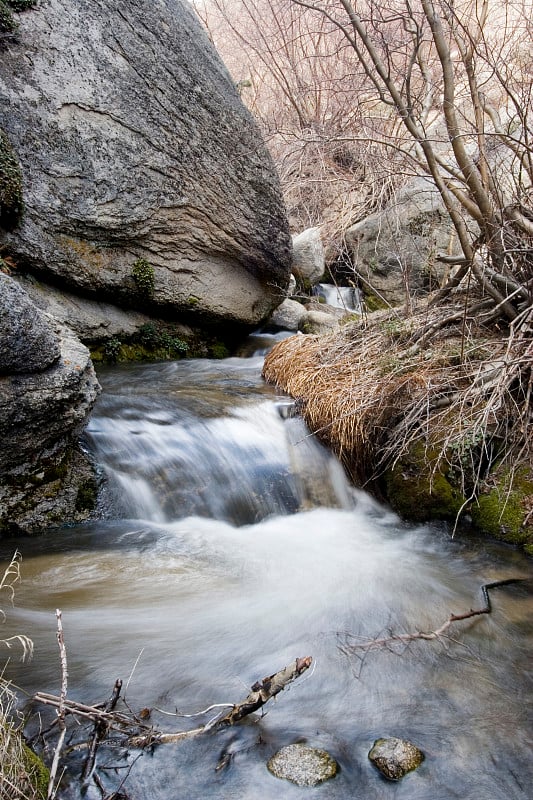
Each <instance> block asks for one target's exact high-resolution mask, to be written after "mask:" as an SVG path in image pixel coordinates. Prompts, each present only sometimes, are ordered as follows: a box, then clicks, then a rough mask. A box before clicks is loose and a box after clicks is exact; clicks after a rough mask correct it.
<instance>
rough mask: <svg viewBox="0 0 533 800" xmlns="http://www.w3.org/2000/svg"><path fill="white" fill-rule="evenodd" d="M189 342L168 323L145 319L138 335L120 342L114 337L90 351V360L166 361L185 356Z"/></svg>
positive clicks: (112, 362) (109, 361) (98, 361)
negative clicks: (145, 321)
mask: <svg viewBox="0 0 533 800" xmlns="http://www.w3.org/2000/svg"><path fill="white" fill-rule="evenodd" d="M189 350H190V345H189V343H188V342H187V341H185V339H183V338H182V337H181V336H179V335H177V332H176V329H175V328H173V326H172V325H168V326H166V325H161V324H157V323H154V322H147V323H145V324H144V325H142V326H141V327H140V328H139V332H138V334H136V335H135V336H133V337H131V338H130V339H129V341H127V342H122V341H120V339H118V338H117V337H116V336H113V337H112V338H111V339H108V341H107V342H106V343H105V344H103V345H100V346H98V347H94V348H92V350H91V358H92V360H93V362H94V363H96V364H99V363H103V362H107V363H111V364H115V363H117V362H125V361H168V360H171V359H172V360H174V359H177V358H183V357H184V356H185V355H189Z"/></svg>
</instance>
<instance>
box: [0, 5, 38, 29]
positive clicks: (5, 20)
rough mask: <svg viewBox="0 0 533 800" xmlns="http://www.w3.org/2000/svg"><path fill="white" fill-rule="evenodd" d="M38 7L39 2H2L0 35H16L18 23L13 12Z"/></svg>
mask: <svg viewBox="0 0 533 800" xmlns="http://www.w3.org/2000/svg"><path fill="white" fill-rule="evenodd" d="M35 5H37V0H0V33H16V31H17V30H18V23H17V21H16V20H15V17H14V16H13V11H17V12H20V11H26V10H27V9H28V8H33V6H35Z"/></svg>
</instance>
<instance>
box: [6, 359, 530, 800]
mask: <svg viewBox="0 0 533 800" xmlns="http://www.w3.org/2000/svg"><path fill="white" fill-rule="evenodd" d="M260 367H261V358H259V357H255V358H247V359H243V358H240V359H239V358H234V359H227V360H225V361H222V362H213V361H200V362H198V361H196V362H195V361H182V362H178V363H166V364H153V365H147V366H139V365H135V366H129V367H117V368H115V369H109V370H106V371H103V372H102V374H101V382H102V384H103V387H104V392H103V395H102V397H101V398H100V400H99V402H98V405H97V408H96V409H95V412H94V415H93V418H92V420H91V423H90V426H89V433H88V445H89V447H90V449H91V451H92V452H93V453H95V455H96V457H97V459H98V462H99V464H100V465H101V469H102V471H103V474H104V475H105V489H104V492H103V504H104V508H105V511H106V516H107V519H106V520H98V521H93V522H90V523H88V524H85V525H82V526H78V527H75V528H71V529H69V530H63V531H60V532H50V533H49V534H47V535H45V536H44V537H42V538H40V539H38V540H35V541H26V540H23V541H22V542H20V541H18V542H17V545H18V546H19V547H20V549H21V550H22V552H23V556H24V561H23V577H24V580H23V583H22V585H21V587H20V588H19V589H18V591H17V607H16V609H15V610H14V612H13V613H11V614H10V617H9V621H8V623H7V626H6V633H9V632H12V631H15V630H16V631H23V632H25V633H27V634H29V635H31V636H32V637H33V639H34V640H35V647H36V653H35V657H34V660H33V663H32V664H31V665H21V666H19V665H14V664H11V665H10V667H9V669H10V670H12V671H13V673H14V675H15V677H16V679H17V681H18V682H19V683H20V684H21V686H23V687H24V688H26V689H27V690H28V691H35V690H36V689H39V690H42V691H52V692H58V690H59V680H60V676H59V665H58V657H57V654H56V645H55V620H54V611H55V609H56V608H61V609H62V611H63V620H64V628H65V638H66V643H67V649H68V657H69V674H70V678H69V680H70V690H69V691H70V695H71V696H72V697H73V698H76V699H79V700H90V701H95V700H99V699H104V698H105V697H106V696H107V694H108V693H109V690H110V688H111V686H112V685H113V683H114V680H115V678H116V677H117V676H119V675H120V676H122V677H123V678H124V680H125V681H126V680H127V678H128V675H130V672H131V671H132V668H133V665H134V664H135V663H136V662H137V659H138V663H137V665H136V667H135V669H134V671H133V674H132V675H131V679H130V682H129V686H128V689H127V698H128V701H129V703H130V704H131V706H132V707H133V708H141V707H144V706H149V707H155V706H157V707H163V708H166V709H169V710H173V709H175V708H176V707H177V708H179V709H180V710H183V711H185V712H191V711H194V710H197V709H200V708H203V707H205V706H207V705H209V704H210V703H213V702H224V701H229V702H231V701H238V700H241V699H243V698H244V697H245V696H246V694H247V692H248V687H249V686H250V685H251V684H252V683H253V682H254V681H255V680H257V679H259V678H262V677H263V676H264V675H267V674H270V673H272V672H274V671H276V670H277V669H280V668H281V667H283V666H284V665H285V664H287V663H289V662H290V661H291V660H293V659H294V658H295V657H296V656H305V655H312V656H313V657H314V659H315V662H316V666H315V669H314V672H313V674H312V675H310V676H308V677H307V676H306V677H304V678H303V679H301V680H300V682H299V683H296V684H295V685H293V687H292V688H291V689H290V691H287V692H285V693H283V694H282V695H281V696H280V697H279V698H278V699H277V700H276V701H275V702H274V703H272V704H271V705H270V707H268V706H267V714H266V715H265V716H263V717H259V716H258V717H256V718H255V719H253V720H252V719H250V720H248V721H247V722H245V723H244V724H242V725H240V726H238V727H236V728H235V729H233V730H229V731H226V732H223V733H219V734H216V735H212V736H208V737H205V739H196V740H194V741H191V742H187V743H183V744H181V745H167V746H162V747H160V748H159V749H157V750H156V751H155V752H154V753H153V754H150V753H145V754H143V755H142V757H141V758H140V760H139V761H138V762H137V763H136V764H135V767H134V768H133V769H132V771H131V774H130V776H129V778H128V782H127V788H128V792H129V794H130V796H131V798H132V800H143V799H144V798H147V797H150V798H153V800H171V799H172V800H174V799H175V798H176V799H177V798H193V799H195V798H205V797H210V798H224V799H226V798H243V799H246V800H248V798H249V800H252V798H253V799H254V800H255V798H257V797H261V798H264V799H265V800H268V798H276V800H278V799H279V797H280V796H281V797H283V798H293V797H294V798H297V797H298V798H302V797H306V798H307V797H309V798H314V797H323V798H327V799H328V800H337V798H338V799H339V800H347V799H348V798H356V797H357V798H358V797H360V798H363V797H364V798H365V800H374V799H375V800H377V798H385V797H387V798H388V797H394V798H405V799H406V800H429V799H430V798H435V799H436V800H447V798H456V797H457V798H462V800H465V799H466V798H472V800H474V798H475V800H479V798H484V799H485V800H499V799H500V798H502V800H503V798H506V800H510V798H517V799H518V798H527V797H530V796H531V795H530V784H531V781H532V778H533V769H532V766H531V761H530V748H529V745H530V738H529V737H530V733H531V717H530V711H531V705H530V690H531V660H530V654H531V643H532V626H531V623H530V619H531V611H532V607H533V603H532V594H531V585H532V583H531V574H532V571H531V564H530V562H528V561H527V560H526V559H525V558H524V557H523V556H522V555H520V554H519V553H517V552H515V551H513V550H511V549H507V548H505V547H503V546H500V545H496V544H492V543H489V542H487V541H482V542H481V541H469V540H465V539H456V540H453V541H452V540H451V539H450V537H449V534H448V532H447V531H446V530H445V529H444V528H436V527H418V528H411V527H409V526H406V525H403V524H402V523H401V522H400V521H399V520H398V519H397V518H396V517H395V516H394V515H393V514H392V513H391V512H390V511H388V510H387V509H384V508H381V507H380V506H378V505H377V504H376V503H374V502H373V501H372V500H371V499H370V498H369V497H368V496H367V495H366V494H365V493H363V492H359V491H354V490H353V489H351V488H350V487H349V486H348V485H347V483H346V481H345V479H344V476H343V473H342V470H341V468H340V466H339V464H338V463H337V462H336V461H335V459H333V458H332V457H331V456H330V454H329V453H328V452H327V451H325V450H324V449H323V448H322V447H321V446H320V445H319V444H318V443H317V442H316V441H315V440H314V438H313V437H309V435H308V432H307V431H306V429H305V427H304V426H303V423H302V422H301V420H300V419H298V418H297V417H292V416H291V414H290V402H289V401H288V400H287V398H282V397H278V396H277V395H276V394H275V392H274V391H273V389H272V388H271V387H267V386H265V385H264V384H263V383H262V382H261V380H260V377H259V375H260ZM12 546H13V543H11V542H2V553H3V555H4V557H5V558H8V556H9V554H10V552H11V550H10V548H11V547H12ZM511 576H519V577H525V578H528V581H527V582H525V583H523V584H519V585H515V586H509V587H503V588H501V589H497V590H495V591H494V592H493V606H494V612H493V614H492V615H490V616H484V617H480V618H477V619H475V620H471V621H468V622H465V623H461V624H460V625H459V626H458V627H457V628H456V629H453V630H452V636H454V637H455V636H457V639H455V638H454V639H447V640H444V641H442V642H440V643H424V642H415V643H413V644H412V645H411V646H410V647H409V648H408V649H407V650H405V651H404V652H400V651H399V650H396V651H395V652H388V651H380V652H371V653H368V654H367V655H366V657H365V659H364V661H361V660H358V659H355V658H351V659H349V658H347V657H346V656H345V655H343V654H342V653H341V652H340V651H339V649H338V645H339V644H340V643H341V642H342V641H343V634H344V633H346V632H348V633H350V634H351V635H361V637H363V638H365V639H366V638H368V637H373V636H377V635H379V634H382V633H383V632H386V631H388V630H390V629H392V630H395V631H406V630H412V629H417V628H418V629H422V630H426V629H430V628H433V627H435V626H438V625H439V624H440V623H442V622H443V621H444V620H445V619H446V618H447V616H448V615H449V613H450V612H460V611H463V610H468V609H469V608H471V607H475V606H478V605H480V604H481V602H482V601H481V598H480V595H479V586H480V584H481V583H483V582H486V581H490V580H497V579H501V578H507V577H511ZM139 656H140V657H139ZM308 675H309V674H308ZM157 724H158V725H166V726H170V728H174V729H176V728H178V729H179V728H182V727H183V726H184V725H185V723H184V722H183V721H173V720H172V718H162V719H159V718H158V719H157ZM383 735H399V736H404V737H406V738H409V739H411V740H412V741H414V742H415V743H416V744H418V745H419V746H420V747H421V748H422V749H423V750H424V751H425V753H426V761H425V762H424V765H423V766H422V767H421V768H420V769H419V770H418V771H417V772H416V773H413V774H411V775H409V776H408V777H407V778H405V779H404V780H403V781H402V782H401V783H398V784H392V783H388V782H386V781H384V780H383V779H382V778H381V777H380V776H379V775H378V774H377V773H376V772H375V770H374V769H373V767H371V765H370V763H369V762H368V759H367V752H368V750H369V749H370V747H371V745H372V743H373V741H374V739H375V738H377V737H378V736H383ZM295 741H307V742H308V743H309V744H311V745H313V746H320V747H325V748H326V749H327V750H329V751H330V752H331V753H332V755H333V756H334V757H335V758H336V759H337V760H338V762H339V764H340V766H341V772H340V774H339V775H338V776H337V777H336V778H335V779H334V780H333V781H330V782H328V783H327V784H325V785H324V786H323V787H318V788H316V789H302V788H298V787H295V786H292V785H291V784H288V783H286V782H280V781H279V780H278V779H276V778H274V777H272V776H271V775H270V774H269V773H268V771H267V770H266V766H265V764H266V761H267V760H268V758H269V757H270V756H271V755H272V754H273V753H274V752H275V751H276V750H277V749H278V748H279V747H280V746H282V745H285V744H289V743H292V742H295ZM224 751H230V752H231V753H233V756H234V757H233V759H232V760H231V762H230V765H229V767H227V768H226V769H224V770H221V771H219V772H216V771H215V767H216V765H217V763H218V760H219V758H220V756H221V753H222V752H224ZM102 756H103V757H104V754H102ZM105 759H106V760H107V761H108V762H109V763H110V764H117V763H118V756H117V755H116V754H114V753H113V752H107V753H105ZM108 774H109V786H115V787H116V786H117V785H118V781H119V779H120V778H119V777H117V776H115V775H114V774H112V773H108ZM77 796H78V795H77V789H76V788H75V784H72V786H71V787H70V788H69V789H67V790H65V794H64V797H72V798H75V797H77ZM99 796H100V795H99V793H98V792H97V791H96V789H94V790H93V789H92V788H91V789H89V792H88V794H87V795H86V797H87V798H89V800H92V799H93V797H94V798H96V797H99Z"/></svg>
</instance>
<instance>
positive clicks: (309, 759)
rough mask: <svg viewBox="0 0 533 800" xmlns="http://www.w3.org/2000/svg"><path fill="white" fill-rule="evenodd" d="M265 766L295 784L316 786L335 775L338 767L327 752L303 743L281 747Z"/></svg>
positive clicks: (278, 776) (277, 775)
mask: <svg viewBox="0 0 533 800" xmlns="http://www.w3.org/2000/svg"><path fill="white" fill-rule="evenodd" d="M267 766H268V769H269V770H270V772H271V773H272V774H273V775H275V776H276V778H284V779H285V780H288V781H291V783H295V784H296V785H297V786H317V785H318V784H319V783H323V782H324V781H327V780H329V779H330V778H333V777H335V775H336V774H337V769H338V765H337V762H336V761H335V759H334V758H332V757H331V756H330V754H329V753H327V752H326V751H325V750H321V749H319V748H316V747H309V746H307V745H305V744H290V745H288V746H287V747H282V748H281V750H278V752H277V753H276V754H275V755H273V756H272V758H271V759H270V761H269V762H268V765H267Z"/></svg>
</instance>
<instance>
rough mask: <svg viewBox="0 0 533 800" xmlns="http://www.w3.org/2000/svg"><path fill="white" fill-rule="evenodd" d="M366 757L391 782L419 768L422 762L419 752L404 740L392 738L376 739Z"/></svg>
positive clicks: (421, 755)
mask: <svg viewBox="0 0 533 800" xmlns="http://www.w3.org/2000/svg"><path fill="white" fill-rule="evenodd" d="M368 757H369V759H370V761H371V762H372V763H373V764H374V766H376V767H377V768H378V769H379V771H380V772H381V774H382V775H384V776H385V777H386V778H388V779H389V780H391V781H398V780H400V778H403V776H404V775H406V774H407V773H408V772H412V771H413V770H414V769H417V767H419V766H420V764H421V763H422V761H423V760H424V754H423V752H422V751H421V750H419V749H418V747H416V745H414V744H412V742H408V741H406V740H405V739H398V738H397V737H395V736H392V737H390V738H388V739H376V741H375V742H374V746H373V747H372V749H371V750H370V752H369V754H368Z"/></svg>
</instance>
